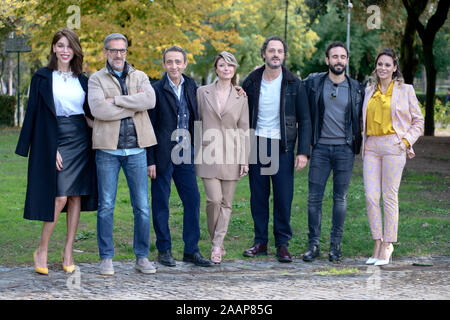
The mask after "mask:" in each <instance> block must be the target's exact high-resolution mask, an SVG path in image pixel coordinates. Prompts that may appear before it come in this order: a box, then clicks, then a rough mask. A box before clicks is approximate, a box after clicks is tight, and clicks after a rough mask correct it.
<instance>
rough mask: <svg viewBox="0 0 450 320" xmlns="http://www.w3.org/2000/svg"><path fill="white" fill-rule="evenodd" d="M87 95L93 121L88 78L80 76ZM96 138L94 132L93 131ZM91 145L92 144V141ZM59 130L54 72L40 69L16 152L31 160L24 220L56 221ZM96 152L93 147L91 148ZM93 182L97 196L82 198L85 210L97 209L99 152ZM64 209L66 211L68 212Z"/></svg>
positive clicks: (85, 107)
mask: <svg viewBox="0 0 450 320" xmlns="http://www.w3.org/2000/svg"><path fill="white" fill-rule="evenodd" d="M78 79H79V81H80V84H81V87H82V88H83V90H84V91H85V92H86V99H85V102H84V106H83V109H84V112H85V114H86V116H88V117H90V118H92V114H91V112H90V109H89V106H88V103H87V101H88V100H87V83H88V78H87V77H86V76H84V75H80V76H78ZM89 136H90V137H91V136H92V130H90V132H89ZM89 143H90V145H91V144H92V141H89ZM57 147H58V127H57V118H56V111H55V105H54V100H53V90H52V70H51V69H49V68H47V67H44V68H41V69H39V70H38V71H37V72H36V73H35V74H34V75H33V77H32V79H31V85H30V96H29V100H28V105H27V110H26V113H25V118H24V121H23V125H22V130H21V132H20V136H19V141H18V143H17V147H16V153H17V154H18V155H21V156H23V157H27V156H28V154H29V160H28V183H27V193H26V199H25V209H24V218H25V219H30V220H41V221H54V215H55V197H56V150H57ZM91 150H92V148H91ZM89 162H90V164H91V169H92V174H91V177H92V179H91V183H92V187H93V188H92V190H95V192H94V194H92V195H89V196H82V197H81V211H95V210H97V199H98V196H97V179H96V167H95V153H94V151H92V152H91V154H90V159H89ZM66 210H67V208H64V209H63V211H66Z"/></svg>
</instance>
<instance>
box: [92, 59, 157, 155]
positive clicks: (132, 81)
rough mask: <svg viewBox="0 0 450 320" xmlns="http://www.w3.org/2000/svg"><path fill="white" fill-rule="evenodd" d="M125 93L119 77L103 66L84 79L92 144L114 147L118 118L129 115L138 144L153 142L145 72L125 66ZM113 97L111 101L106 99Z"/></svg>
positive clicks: (152, 96)
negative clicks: (91, 129) (126, 73)
mask: <svg viewBox="0 0 450 320" xmlns="http://www.w3.org/2000/svg"><path fill="white" fill-rule="evenodd" d="M126 84H127V89H128V95H122V91H121V88H120V84H119V81H118V80H117V79H116V78H115V77H114V76H113V75H111V74H110V73H109V72H108V70H107V69H106V67H105V68H103V69H101V70H99V71H97V72H95V73H94V74H93V75H92V76H91V77H90V78H89V83H88V101H89V107H90V109H91V112H92V115H93V116H94V118H95V119H94V128H93V132H92V146H93V148H94V149H106V150H116V149H117V142H118V139H119V130H120V120H121V119H124V118H128V117H131V118H132V119H133V122H134V126H135V128H136V134H137V141H138V145H139V147H140V148H145V147H149V146H152V145H155V144H156V137H155V133H154V131H153V126H152V124H151V122H150V118H149V116H148V113H147V110H148V109H152V108H154V107H155V102H156V98H155V91H154V90H153V87H152V86H151V84H150V81H149V79H148V77H147V75H146V74H145V73H144V72H142V71H139V70H136V69H134V68H133V67H131V65H130V66H129V69H128V76H127V78H126ZM107 98H114V103H109V102H107V101H106V99H107Z"/></svg>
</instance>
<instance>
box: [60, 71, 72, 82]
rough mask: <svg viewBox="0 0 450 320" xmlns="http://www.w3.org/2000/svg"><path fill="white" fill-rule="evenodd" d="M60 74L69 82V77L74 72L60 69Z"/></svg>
mask: <svg viewBox="0 0 450 320" xmlns="http://www.w3.org/2000/svg"><path fill="white" fill-rule="evenodd" d="M58 74H59V75H60V76H61V77H62V78H63V79H64V82H67V79H69V78H70V77H71V76H72V74H73V72H72V71H71V70H70V69H69V71H59V70H58Z"/></svg>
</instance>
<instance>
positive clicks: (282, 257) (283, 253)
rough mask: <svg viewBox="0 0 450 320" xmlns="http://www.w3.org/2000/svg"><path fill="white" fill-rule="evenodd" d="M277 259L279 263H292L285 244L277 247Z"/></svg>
mask: <svg viewBox="0 0 450 320" xmlns="http://www.w3.org/2000/svg"><path fill="white" fill-rule="evenodd" d="M277 259H278V261H280V262H292V258H291V254H290V253H289V250H288V247H287V245H285V244H282V245H281V246H278V247H277Z"/></svg>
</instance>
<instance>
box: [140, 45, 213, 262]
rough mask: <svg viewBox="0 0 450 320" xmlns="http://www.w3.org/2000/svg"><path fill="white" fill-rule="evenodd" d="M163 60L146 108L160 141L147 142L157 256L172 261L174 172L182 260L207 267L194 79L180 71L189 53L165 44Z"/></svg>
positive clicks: (185, 63)
mask: <svg viewBox="0 0 450 320" xmlns="http://www.w3.org/2000/svg"><path fill="white" fill-rule="evenodd" d="M162 65H163V67H164V69H165V70H166V73H165V74H164V76H163V78H162V79H161V80H159V81H157V82H156V83H155V84H154V85H153V87H154V89H155V93H156V106H155V108H154V109H152V110H149V114H150V119H151V121H152V125H153V129H154V131H155V135H156V139H157V141H158V144H157V145H155V146H152V147H149V148H147V164H148V175H149V177H150V178H151V194H152V209H153V227H154V229H155V233H156V247H157V248H158V252H159V254H158V260H159V262H160V263H161V264H163V265H166V266H170V267H173V266H175V260H174V258H173V257H172V252H171V248H172V244H171V237H170V229H169V197H170V186H171V181H172V178H173V180H174V183H175V186H176V188H177V191H178V194H179V196H180V198H181V201H182V203H183V208H184V212H183V241H184V244H185V246H184V255H183V261H185V262H192V263H194V264H195V265H198V266H202V267H209V266H212V265H213V263H212V262H211V261H210V260H208V259H205V258H204V257H203V256H202V255H201V253H200V250H199V248H198V241H199V240H200V225H199V220H200V193H199V191H198V186H197V178H196V173H195V167H194V160H193V159H194V149H193V145H192V142H193V141H194V140H193V139H192V137H193V133H194V132H193V131H194V121H196V120H198V113H197V98H196V93H197V85H196V84H195V82H194V80H193V79H192V78H190V77H188V76H186V75H184V74H183V71H184V69H185V68H186V66H187V59H186V53H185V52H184V50H183V49H182V48H180V47H176V46H173V47H170V48H168V49H167V50H166V51H165V52H164V55H163V61H162Z"/></svg>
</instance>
